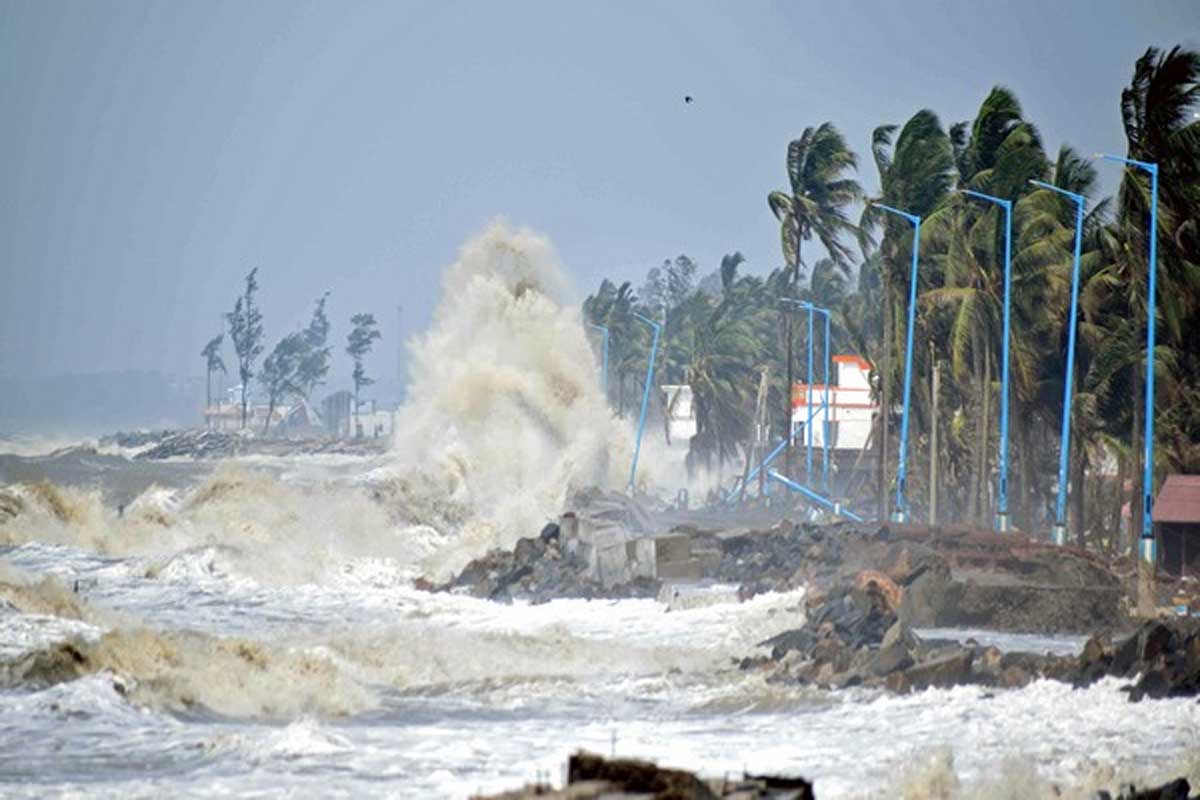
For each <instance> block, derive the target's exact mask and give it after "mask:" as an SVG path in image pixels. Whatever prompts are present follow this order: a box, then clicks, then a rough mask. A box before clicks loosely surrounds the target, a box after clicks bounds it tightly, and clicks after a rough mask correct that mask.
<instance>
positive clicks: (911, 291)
mask: <svg viewBox="0 0 1200 800" xmlns="http://www.w3.org/2000/svg"><path fill="white" fill-rule="evenodd" d="M874 207H875V208H878V209H881V210H883V211H886V212H888V213H889V214H895V215H896V216H898V217H903V218H904V219H906V220H908V221H909V222H911V223H912V224H913V244H912V268H911V270H910V274H909V279H908V333H907V335H906V336H905V340H906V341H905V345H904V411H903V414H902V416H901V417H900V459H899V465H898V466H897V467H896V510H895V511H893V512H892V521H893V522H898V523H905V522H907V521H908V498H907V495H906V494H905V486H904V484H905V481H906V479H907V478H908V405H909V399H910V398H911V396H912V351H913V328H914V327H916V312H917V264H918V262H919V261H920V257H921V256H920V254H921V218H920V217H919V216H917V215H915V214H909V213H908V212H907V211H901V210H900V209H898V208H892V207H891V206H885V205H884V204H883V203H875V204H874ZM884 380H887V377H886V376H884ZM890 412H891V409H887V408H885V409H882V413H884V414H888V413H890Z"/></svg>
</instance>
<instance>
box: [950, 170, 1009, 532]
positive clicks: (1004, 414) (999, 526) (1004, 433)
mask: <svg viewBox="0 0 1200 800" xmlns="http://www.w3.org/2000/svg"><path fill="white" fill-rule="evenodd" d="M962 193H963V194H969V195H970V196H971V197H977V198H979V199H980V200H987V201H988V202H989V203H995V204H996V205H998V206H1000V207H1001V208H1003V209H1004V339H1003V341H1002V342H1001V345H1000V352H1001V356H1000V481H999V487H998V491H997V492H996V494H997V498H996V499H997V509H996V530H998V531H1000V532H1001V533H1004V532H1006V531H1007V530H1008V360H1009V359H1008V340H1009V331H1010V329H1011V321H1012V201H1011V200H1004V199H1002V198H999V197H993V196H992V195H990V194H983V193H982V192H973V191H971V190H970V189H963V190H962Z"/></svg>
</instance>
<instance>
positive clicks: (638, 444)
mask: <svg viewBox="0 0 1200 800" xmlns="http://www.w3.org/2000/svg"><path fill="white" fill-rule="evenodd" d="M630 313H632V314H633V316H635V317H637V318H638V319H640V320H641V321H642V322H644V323H646V324H647V325H649V326H650V328H651V329H652V330H653V331H654V337H653V338H652V339H651V342H650V361H649V363H647V364H646V386H645V387H644V388H643V389H642V411H641V413H640V414H639V415H638V425H637V438H636V439H634V442H633V464H631V465H630V467H629V493H630V494H633V489H634V486H635V483H634V480H635V479H636V478H637V465H638V455H639V454H640V453H641V451H642V431H643V430H644V429H645V427H646V408H647V407H648V406H649V405H650V386H651V384H653V383H654V359H655V357H656V356H657V355H658V334H659V331H661V330H662V325H660V324H658V323H657V322H655V321H654V320H652V319H649V318H648V317H643V316H642V315H641V314H639V313H637V312H636V311H632V312H630Z"/></svg>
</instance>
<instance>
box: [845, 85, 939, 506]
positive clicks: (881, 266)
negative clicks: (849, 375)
mask: <svg viewBox="0 0 1200 800" xmlns="http://www.w3.org/2000/svg"><path fill="white" fill-rule="evenodd" d="M871 154H872V156H873V157H874V160H875V168H876V169H877V170H878V171H879V186H880V193H879V197H878V198H875V201H876V202H880V203H884V204H886V205H889V206H892V207H893V208H899V209H903V210H905V211H908V212H909V213H912V214H918V215H920V216H927V215H928V214H929V212H930V211H931V210H933V209H934V208H936V207H937V205H938V204H939V203H940V202H941V201H942V198H943V197H945V195H946V192H947V191H948V189H949V188H950V185H951V183H952V182H953V180H954V174H953V167H954V159H953V153H952V150H951V145H950V139H949V138H948V137H947V136H946V132H945V131H944V130H943V129H942V124H941V121H940V120H939V119H938V117H937V115H936V114H934V113H933V112H932V111H930V110H928V109H922V110H920V111H918V112H917V113H916V114H914V115H913V116H912V117H911V118H910V119H909V120H908V121H907V122H906V123H904V126H903V127H901V128H899V133H898V134H897V126H896V125H881V126H880V127H878V128H876V129H875V131H874V132H873V134H872V136H871ZM877 231H881V232H882V235H881V238H880V243H879V250H878V253H871V237H872V236H873V235H874V234H875V232H877ZM860 237H861V238H860V243H861V244H862V246H863V248H864V251H866V253H865V254H867V253H869V254H870V255H868V257H867V259H866V260H867V261H869V262H870V263H871V267H872V268H871V269H870V270H869V273H870V274H875V275H877V276H878V278H879V281H880V284H879V296H878V300H880V301H881V302H879V303H878V305H876V304H874V303H872V304H871V306H868V307H866V308H864V310H868V311H871V312H872V313H874V312H875V310H876V309H877V310H878V311H879V312H882V314H881V316H882V319H881V320H880V321H879V326H878V330H880V332H881V334H882V341H879V342H878V343H877V347H876V348H875V352H874V353H871V354H870V355H871V361H872V362H873V364H874V367H875V372H876V374H877V376H878V378H879V397H880V407H881V408H882V409H888V410H890V409H891V408H892V407H893V395H892V391H893V389H894V388H895V384H896V383H897V382H898V378H897V376H898V374H899V371H900V370H899V369H898V368H897V367H898V365H899V362H900V359H899V358H896V342H897V341H899V340H900V339H901V338H902V332H903V329H904V327H905V326H904V322H905V321H906V320H905V315H904V314H903V313H902V310H903V309H904V308H905V307H906V306H907V304H908V299H907V292H906V291H905V290H906V289H907V288H908V282H909V269H908V265H909V263H910V262H909V258H910V254H911V252H912V244H913V230H912V225H910V224H909V223H908V222H907V221H905V220H902V219H897V218H896V217H894V216H892V215H889V214H886V213H884V212H882V211H880V210H878V209H876V208H874V207H872V206H871V205H868V206H867V207H866V208H865V209H864V210H863V215H862V221H861V233H860ZM876 268H877V270H878V272H876ZM927 274H928V273H927V271H924V272H921V276H922V278H926V277H927ZM860 277H862V276H860ZM858 327H859V329H860V330H872V329H874V328H875V326H874V325H870V324H866V321H865V320H862V321H860V322H859V325H858ZM890 421H891V420H890V412H887V411H885V412H884V413H881V414H880V415H879V422H880V427H879V435H878V437H877V441H876V447H877V449H878V453H879V456H878V459H877V461H876V463H877V465H878V466H877V469H878V472H877V475H876V478H877V486H876V494H877V501H878V512H877V513H878V514H879V516H880V518H881V519H885V518H886V517H887V515H888V510H889V509H888V506H887V502H888V491H887V485H888V483H889V480H888V476H887V473H886V470H887V464H888V463H889V460H888V448H889V447H890V434H889V428H890Z"/></svg>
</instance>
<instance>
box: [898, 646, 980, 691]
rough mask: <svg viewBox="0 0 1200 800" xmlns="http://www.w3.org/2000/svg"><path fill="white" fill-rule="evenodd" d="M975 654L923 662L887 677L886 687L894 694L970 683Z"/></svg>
mask: <svg viewBox="0 0 1200 800" xmlns="http://www.w3.org/2000/svg"><path fill="white" fill-rule="evenodd" d="M974 657H975V654H974V653H973V652H972V651H970V650H965V649H964V650H960V651H959V652H957V653H953V654H951V655H947V656H943V657H941V658H934V659H930V660H928V661H923V662H921V663H919V664H916V665H915V666H912V667H909V668H908V669H906V670H903V671H901V672H893V673H892V674H891V675H889V676H887V679H886V681H885V685H886V686H887V687H888V688H889V689H891V690H892V691H894V692H901V693H904V692H911V691H919V690H921V689H929V688H935V687H936V688H947V687H950V686H957V685H959V684H963V683H969V682H970V678H971V663H972V662H973V661H974Z"/></svg>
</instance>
